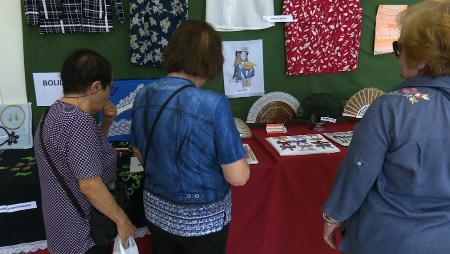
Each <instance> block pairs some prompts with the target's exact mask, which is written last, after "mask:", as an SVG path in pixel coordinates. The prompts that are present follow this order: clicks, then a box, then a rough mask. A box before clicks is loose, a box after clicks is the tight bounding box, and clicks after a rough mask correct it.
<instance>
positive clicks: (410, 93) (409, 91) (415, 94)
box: [394, 88, 430, 104]
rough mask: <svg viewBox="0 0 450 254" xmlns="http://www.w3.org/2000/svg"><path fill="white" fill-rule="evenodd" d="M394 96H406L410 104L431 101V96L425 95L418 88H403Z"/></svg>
mask: <svg viewBox="0 0 450 254" xmlns="http://www.w3.org/2000/svg"><path fill="white" fill-rule="evenodd" d="M394 94H399V95H401V96H404V97H406V98H408V100H409V102H411V104H414V103H417V102H419V101H423V100H425V101H429V100H430V95H428V94H427V93H423V92H420V91H419V90H417V88H403V89H400V90H399V91H396V92H394Z"/></svg>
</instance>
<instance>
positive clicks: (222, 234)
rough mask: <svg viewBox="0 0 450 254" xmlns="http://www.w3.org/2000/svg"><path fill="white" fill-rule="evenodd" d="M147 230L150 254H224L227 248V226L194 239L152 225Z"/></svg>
mask: <svg viewBox="0 0 450 254" xmlns="http://www.w3.org/2000/svg"><path fill="white" fill-rule="evenodd" d="M149 229H150V232H151V233H152V245H153V246H152V254H225V250H226V247H227V239H228V225H226V226H224V227H223V228H222V230H221V231H219V232H215V233H211V234H208V235H204V236H195V237H182V236H177V235H173V234H170V233H168V232H166V231H164V230H162V229H161V228H159V227H158V226H155V225H154V224H152V223H150V224H149Z"/></svg>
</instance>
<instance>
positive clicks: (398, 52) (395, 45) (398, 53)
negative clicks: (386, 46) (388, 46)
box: [392, 41, 400, 57]
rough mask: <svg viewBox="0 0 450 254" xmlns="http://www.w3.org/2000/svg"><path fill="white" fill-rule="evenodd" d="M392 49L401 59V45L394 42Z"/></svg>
mask: <svg viewBox="0 0 450 254" xmlns="http://www.w3.org/2000/svg"><path fill="white" fill-rule="evenodd" d="M392 49H393V50H394V55H395V56H396V57H400V44H399V43H398V41H393V42H392Z"/></svg>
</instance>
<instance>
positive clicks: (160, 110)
mask: <svg viewBox="0 0 450 254" xmlns="http://www.w3.org/2000/svg"><path fill="white" fill-rule="evenodd" d="M188 87H195V86H194V85H193V84H189V85H184V86H182V87H180V88H178V89H177V90H175V91H174V92H173V93H172V94H171V95H170V96H169V97H168V98H167V99H166V101H165V102H164V103H163V104H162V106H161V108H160V109H159V111H158V114H157V115H156V117H155V120H154V121H153V124H152V127H151V128H150V129H149V130H148V132H147V146H146V148H145V153H144V157H142V166H143V167H144V169H145V162H146V160H147V156H148V151H149V150H150V146H151V143H152V141H151V140H152V136H153V131H154V130H155V126H156V124H157V123H158V120H159V117H160V116H161V114H162V112H163V110H164V108H165V107H166V106H167V104H169V102H170V101H171V100H172V99H173V97H175V95H177V94H178V93H179V92H181V91H182V90H184V89H186V88H188ZM147 119H148V110H144V128H145V127H146V122H147Z"/></svg>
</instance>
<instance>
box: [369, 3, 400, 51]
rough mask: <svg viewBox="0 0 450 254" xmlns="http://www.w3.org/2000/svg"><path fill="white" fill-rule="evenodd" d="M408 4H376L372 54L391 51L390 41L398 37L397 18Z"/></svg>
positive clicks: (398, 26)
mask: <svg viewBox="0 0 450 254" xmlns="http://www.w3.org/2000/svg"><path fill="white" fill-rule="evenodd" d="M407 7H408V5H380V6H378V11H377V17H376V25H375V43H374V50H373V51H374V55H380V54H387V53H392V52H393V50H392V42H393V41H396V40H398V38H399V37H400V25H399V23H398V18H399V16H400V13H401V12H402V11H404V10H405V9H406V8H407Z"/></svg>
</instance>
